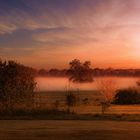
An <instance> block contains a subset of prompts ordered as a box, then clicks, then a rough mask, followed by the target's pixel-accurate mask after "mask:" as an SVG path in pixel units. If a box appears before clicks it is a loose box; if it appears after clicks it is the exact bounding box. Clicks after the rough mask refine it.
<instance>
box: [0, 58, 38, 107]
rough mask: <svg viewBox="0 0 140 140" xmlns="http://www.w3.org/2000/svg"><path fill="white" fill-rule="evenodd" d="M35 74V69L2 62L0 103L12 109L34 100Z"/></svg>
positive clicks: (11, 62)
mask: <svg viewBox="0 0 140 140" xmlns="http://www.w3.org/2000/svg"><path fill="white" fill-rule="evenodd" d="M34 77H35V73H34V71H33V69H31V68H29V67H25V66H23V65H21V64H18V63H16V62H14V61H1V60H0V103H1V105H4V107H5V108H12V107H13V106H15V105H19V104H21V103H25V102H26V103H27V102H31V100H33V98H34V89H35V86H36V83H35V81H34Z"/></svg>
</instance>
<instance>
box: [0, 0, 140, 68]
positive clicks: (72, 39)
mask: <svg viewBox="0 0 140 140" xmlns="http://www.w3.org/2000/svg"><path fill="white" fill-rule="evenodd" d="M139 13H140V1H138V0H127V1H124V0H117V1H114V0H92V1H91V0H70V1H66V0H59V1H58V0H51V1H50V0H39V1H38V0H12V1H11V0H6V1H5V0H1V1H0V58H2V59H12V60H16V61H18V62H19V63H22V64H25V65H28V66H31V67H34V68H47V69H49V68H67V67H68V63H69V62H70V61H71V60H72V59H75V58H77V59H80V60H81V61H84V60H89V61H91V62H92V67H94V68H95V67H100V68H108V67H112V68H140V18H139Z"/></svg>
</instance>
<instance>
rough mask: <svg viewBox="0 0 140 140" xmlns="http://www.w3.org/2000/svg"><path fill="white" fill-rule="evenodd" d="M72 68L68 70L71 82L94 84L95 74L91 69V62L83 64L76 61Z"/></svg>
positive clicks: (72, 62) (73, 62)
mask: <svg viewBox="0 0 140 140" xmlns="http://www.w3.org/2000/svg"><path fill="white" fill-rule="evenodd" d="M69 65H70V68H69V70H68V74H69V76H70V77H69V80H70V81H72V82H79V83H84V82H92V81H93V74H92V69H91V68H90V66H91V63H90V61H85V62H84V63H81V62H80V60H78V59H74V60H72V61H71V62H70V63H69Z"/></svg>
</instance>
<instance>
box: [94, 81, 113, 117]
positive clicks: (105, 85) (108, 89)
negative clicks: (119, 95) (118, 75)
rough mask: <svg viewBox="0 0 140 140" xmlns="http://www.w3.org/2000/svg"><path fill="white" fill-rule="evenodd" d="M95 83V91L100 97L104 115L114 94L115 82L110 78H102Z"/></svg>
mask: <svg viewBox="0 0 140 140" xmlns="http://www.w3.org/2000/svg"><path fill="white" fill-rule="evenodd" d="M96 83H97V89H98V90H99V92H100V94H101V95H102V100H101V107H102V114H105V111H106V110H107V109H108V108H109V107H110V105H111V103H112V101H113V98H114V96H115V94H116V81H114V80H113V79H112V78H104V79H100V80H97V81H96Z"/></svg>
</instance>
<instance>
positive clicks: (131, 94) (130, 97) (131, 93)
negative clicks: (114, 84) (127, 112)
mask: <svg viewBox="0 0 140 140" xmlns="http://www.w3.org/2000/svg"><path fill="white" fill-rule="evenodd" d="M113 103H115V104H139V103H140V94H139V93H138V91H137V90H136V89H132V88H130V89H122V90H118V91H117V94H116V95H115V97H114V101H113Z"/></svg>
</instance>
